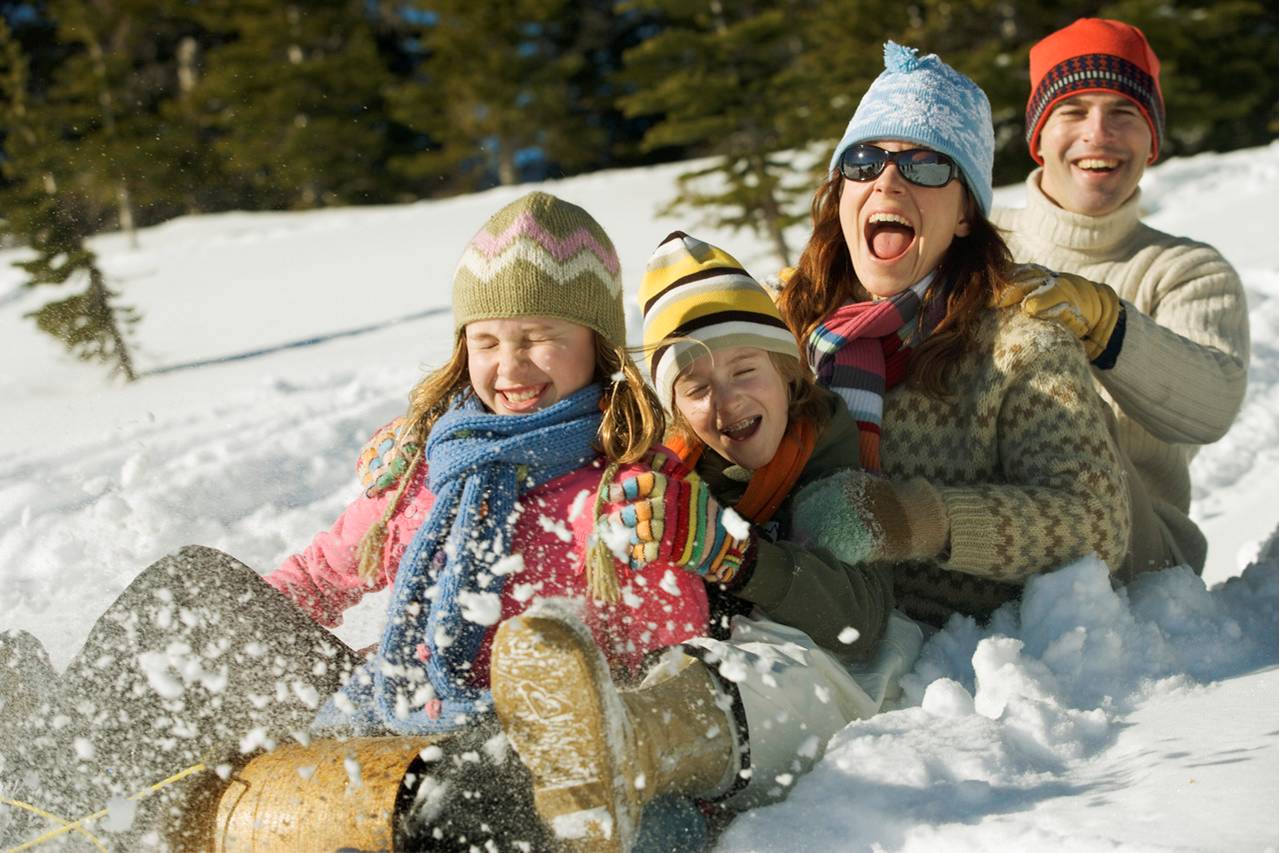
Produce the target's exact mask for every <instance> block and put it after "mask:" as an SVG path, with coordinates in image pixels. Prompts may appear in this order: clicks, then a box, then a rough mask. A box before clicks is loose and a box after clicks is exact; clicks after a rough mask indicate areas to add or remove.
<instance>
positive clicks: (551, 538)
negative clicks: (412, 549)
mask: <svg viewBox="0 0 1280 853" xmlns="http://www.w3.org/2000/svg"><path fill="white" fill-rule="evenodd" d="M626 472H627V469H625V468H624V469H623V473H626ZM601 473H602V464H601V462H600V461H598V460H597V462H596V463H594V464H592V465H591V466H588V467H585V468H581V469H579V470H577V471H573V472H571V473H569V474H565V475H564V476H562V477H559V478H557V479H555V480H551V481H550V482H547V483H544V484H543V485H542V486H539V487H538V488H536V489H534V490H532V491H530V492H528V493H526V494H525V495H524V496H523V497H522V498H521V500H520V503H521V506H522V507H523V512H522V514H521V515H520V517H519V519H518V520H517V521H516V529H515V534H514V537H513V542H512V551H513V553H517V554H520V555H521V556H522V557H523V559H524V569H523V571H520V572H517V573H515V574H513V575H510V576H509V577H508V578H507V583H506V586H505V587H504V589H503V593H502V619H509V618H511V617H512V616H515V615H517V614H519V613H521V612H523V611H524V610H525V609H526V608H527V607H528V606H529V605H530V604H531V603H532V602H533V600H534V598H535V597H537V596H542V597H551V596H567V597H573V598H578V599H580V600H582V601H583V602H584V617H585V619H586V621H587V624H588V625H589V626H590V627H591V630H592V632H593V633H594V634H595V637H596V641H597V642H598V643H599V644H600V647H601V648H602V649H604V650H605V653H606V655H607V656H608V657H609V658H610V660H611V662H612V663H614V664H615V665H619V664H620V665H622V666H625V667H627V668H632V669H634V668H635V667H636V665H637V664H638V663H639V662H640V660H641V658H643V656H644V655H645V654H647V653H648V652H650V651H654V650H656V649H662V648H665V647H667V646H671V645H676V644H679V643H681V642H683V641H685V640H687V639H690V638H692V637H697V636H701V635H704V634H705V633H706V630H707V620H708V608H707V591H706V585H705V584H704V583H703V581H702V580H701V579H700V578H698V577H697V576H696V575H693V574H691V573H689V572H685V571H681V570H679V569H668V568H666V567H660V566H650V567H649V568H647V569H646V570H645V571H643V572H637V573H632V572H630V571H629V570H628V569H627V567H626V566H624V565H622V564H621V563H619V562H618V561H616V560H615V561H614V570H615V571H616V572H617V573H618V583H619V585H620V586H621V587H622V588H623V596H622V599H623V600H622V601H621V602H619V603H618V604H615V605H605V604H600V603H596V602H592V601H590V600H589V597H588V596H587V595H586V594H585V593H586V574H585V560H584V555H585V554H586V550H587V542H588V541H589V536H590V533H591V508H592V503H593V500H594V497H595V493H596V487H597V486H598V484H599V482H600V475H601ZM393 491H394V489H387V490H385V491H383V492H382V493H381V494H378V495H377V496H375V497H365V496H362V497H360V498H358V499H357V500H355V501H354V502H353V503H351V504H350V505H349V506H348V507H347V508H346V510H344V511H343V513H342V515H340V516H339V517H338V520H337V521H336V522H334V524H333V526H332V527H331V528H329V529H328V530H326V531H322V532H321V533H319V534H317V535H316V537H315V539H313V540H312V542H311V544H310V545H309V546H307V548H306V550H304V551H303V552H302V553H301V554H294V555H293V556H291V557H289V558H287V559H286V560H285V561H284V562H283V563H281V564H280V567H279V568H277V569H276V570H275V571H274V572H272V573H271V574H269V575H267V578H266V580H267V582H268V583H270V584H271V585H272V586H274V587H275V588H276V589H278V590H280V591H281V592H282V593H284V594H285V595H287V596H288V597H289V598H290V599H292V600H293V601H294V602H295V603H296V604H297V605H298V606H299V607H301V608H302V609H303V610H304V611H306V613H307V614H308V615H309V616H311V618H312V619H314V620H316V621H317V622H319V623H320V624H322V625H326V626H329V627H333V626H335V625H339V624H341V623H342V613H343V611H344V610H346V609H347V608H348V607H351V606H352V605H354V604H355V603H356V602H358V601H359V600H360V599H361V598H362V597H363V596H364V594H365V593H366V592H372V591H375V590H379V589H382V588H383V587H385V586H387V585H389V584H391V583H394V581H395V577H396V570H397V569H398V568H399V566H400V558H401V557H402V556H403V555H404V552H405V549H406V548H408V546H409V543H410V542H411V541H412V540H413V535H414V533H415V532H416V531H417V529H418V527H419V525H421V524H422V522H423V521H424V520H425V519H426V517H427V515H428V513H430V511H431V505H432V503H433V502H434V496H433V495H432V494H431V492H430V490H429V489H427V487H426V465H420V466H419V469H418V471H417V472H416V475H415V477H414V479H413V481H412V482H410V484H409V487H408V488H407V489H406V490H405V493H404V495H403V496H402V497H401V499H400V503H399V506H398V508H397V510H396V512H395V513H394V514H393V516H392V517H391V519H390V521H389V522H388V524H387V538H386V543H385V545H384V546H383V550H382V564H381V566H380V568H379V571H378V576H377V578H376V580H375V582H374V583H373V584H372V585H366V584H365V583H364V582H363V581H362V580H361V579H360V576H359V574H358V573H357V571H356V548H357V547H358V546H359V544H360V540H361V539H362V538H363V537H364V534H365V532H366V531H367V530H368V529H369V528H370V527H371V526H372V525H373V524H374V523H375V522H376V521H377V520H378V519H379V518H381V517H382V513H383V511H384V510H385V509H386V506H387V501H388V500H389V499H390V495H391V493H392V492H393ZM668 574H669V577H668ZM492 638H493V629H492V628H491V629H490V631H489V635H488V636H486V637H485V641H484V645H483V646H482V648H481V652H480V655H479V657H478V659H477V661H476V671H477V673H479V674H482V678H481V679H480V682H481V685H482V686H483V684H484V683H487V681H488V671H489V666H488V661H489V645H490V642H491V641H492Z"/></svg>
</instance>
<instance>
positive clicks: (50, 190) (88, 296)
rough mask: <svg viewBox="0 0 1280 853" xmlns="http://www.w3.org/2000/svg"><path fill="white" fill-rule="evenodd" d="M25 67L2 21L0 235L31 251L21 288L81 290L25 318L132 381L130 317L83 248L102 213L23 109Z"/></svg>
mask: <svg viewBox="0 0 1280 853" xmlns="http://www.w3.org/2000/svg"><path fill="white" fill-rule="evenodd" d="M28 82H29V77H28V71H27V60H26V57H25V55H24V54H23V53H22V50H21V47H20V45H19V44H18V42H17V40H16V39H15V38H13V35H12V33H11V32H10V30H9V28H8V26H7V25H6V24H5V22H4V20H3V19H0V97H3V110H4V128H5V131H6V135H5V140H4V144H5V159H4V161H3V173H4V178H5V184H4V186H3V188H2V189H0V205H2V206H3V210H4V211H5V218H4V219H3V220H0V233H4V234H6V235H9V236H12V237H14V238H16V239H18V240H20V241H22V242H24V243H26V244H27V246H29V247H30V249H31V250H32V254H33V257H31V258H29V259H28V260H24V261H21V262H18V263H17V264H16V265H17V266H18V267H19V268H21V269H22V270H23V271H24V272H26V274H27V280H26V282H24V286H25V287H28V288H34V287H39V286H41V285H66V284H72V283H83V284H84V285H85V288H84V290H83V291H81V292H80V293H77V294H74V295H72V296H69V297H65V298H63V299H60V300H57V301H54V302H50V303H48V304H46V305H44V306H43V307H42V308H39V309H38V310H36V311H34V312H32V313H31V314H29V315H28V316H30V317H33V318H34V320H35V322H36V325H37V326H38V327H39V328H40V329H41V330H42V331H44V332H47V333H48V334H50V335H52V336H53V337H55V338H57V339H59V340H60V341H62V343H63V344H64V345H65V346H66V348H67V349H68V350H69V351H70V352H71V353H73V354H74V355H76V356H77V357H79V358H81V359H83V360H85V361H96V362H102V363H106V364H109V365H111V366H112V367H113V368H114V369H115V370H117V371H119V372H120V373H121V374H122V375H123V376H124V378H125V379H126V380H127V381H133V380H134V379H135V378H136V373H135V371H134V367H133V359H132V357H131V355H130V352H129V347H128V345H127V343H126V333H127V332H128V330H129V328H130V327H131V326H132V325H133V324H134V323H136V322H137V319H138V317H137V314H136V313H135V312H134V311H133V309H131V308H128V307H122V306H120V305H118V304H116V302H115V299H116V296H117V294H116V293H114V292H112V291H111V290H110V289H109V288H108V286H107V282H106V277H105V276H104V275H103V273H102V270H101V268H100V267H99V266H98V263H97V258H96V256H95V255H94V253H93V252H92V251H91V250H90V249H89V248H88V247H87V246H86V245H85V240H86V239H87V238H88V237H89V235H91V234H93V233H94V232H95V231H97V230H99V229H100V227H101V226H102V224H103V222H102V218H103V211H102V207H101V205H99V204H98V203H97V200H96V199H95V195H96V193H95V188H94V186H93V181H92V180H86V179H85V178H84V177H83V176H82V175H81V176H78V177H77V175H76V174H75V173H73V172H71V171H70V169H69V168H68V167H69V164H68V162H67V160H66V159H65V153H64V152H65V151H66V148H65V146H63V145H62V144H61V142H62V140H61V139H60V135H59V134H58V133H57V132H56V130H55V129H54V128H51V127H50V126H49V124H48V123H47V120H46V119H45V118H42V117H41V116H40V115H38V114H37V113H36V112H34V111H33V110H31V109H29V108H28Z"/></svg>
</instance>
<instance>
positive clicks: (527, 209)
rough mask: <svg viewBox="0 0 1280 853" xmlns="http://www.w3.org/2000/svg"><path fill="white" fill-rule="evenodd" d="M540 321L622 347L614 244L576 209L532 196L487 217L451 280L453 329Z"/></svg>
mask: <svg viewBox="0 0 1280 853" xmlns="http://www.w3.org/2000/svg"><path fill="white" fill-rule="evenodd" d="M531 314H532V315H543V316H547V317H555V318H557V319H560V320H568V321H569V322H571V323H578V324H580V325H583V326H586V327H588V328H590V329H594V330H595V331H596V332H597V333H599V334H600V335H602V336H603V337H604V339H605V340H606V341H608V342H609V343H611V344H613V345H614V346H617V347H624V346H626V341H627V331H626V321H625V318H624V316H623V307H622V267H621V264H620V263H619V262H618V253H617V252H616V251H615V250H614V248H613V241H611V240H610V239H609V235H607V234H605V233H604V229H603V228H601V227H600V223H598V222H596V221H595V219H593V218H592V217H591V214H589V213H587V212H586V211H585V210H583V209H582V208H580V207H578V206H577V205H576V204H570V203H569V202H567V201H564V200H562V199H558V198H556V197H555V196H553V195H550V194H548V193H543V192H532V193H529V194H528V195H526V196H523V197H521V198H519V199H516V200H515V201H513V202H511V204H508V205H507V206H506V207H504V208H502V210H499V211H498V212H497V213H495V214H494V215H493V216H491V217H490V218H489V221H488V222H486V223H485V224H484V226H483V227H482V228H481V229H480V230H479V231H477V232H476V235H475V236H474V237H472V238H471V242H470V243H468V244H467V248H466V250H464V251H463V253H462V258H461V260H459V261H458V268H457V270H456V271H455V272H454V276H453V321H454V329H455V331H457V330H461V329H462V327H463V326H465V325H467V324H468V323H470V322H472V321H474V320H493V319H499V318H503V317H521V316H527V315H531Z"/></svg>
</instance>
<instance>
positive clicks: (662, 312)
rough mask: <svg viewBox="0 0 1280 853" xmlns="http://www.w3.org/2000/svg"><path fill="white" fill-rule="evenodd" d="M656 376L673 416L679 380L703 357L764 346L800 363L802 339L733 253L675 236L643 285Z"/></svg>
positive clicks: (647, 351) (649, 353)
mask: <svg viewBox="0 0 1280 853" xmlns="http://www.w3.org/2000/svg"><path fill="white" fill-rule="evenodd" d="M640 305H641V307H642V308H643V309H644V333H643V335H644V348H645V354H646V358H647V360H648V364H649V375H650V377H651V378H652V379H653V387H654V389H655V390H656V391H657V392H658V397H659V398H660V399H661V400H662V405H664V406H665V407H666V408H667V409H668V410H669V411H670V410H672V405H673V403H672V398H673V394H672V387H673V386H674V385H675V381H676V377H677V376H679V375H680V372H681V371H683V370H684V369H685V368H687V367H688V366H689V365H690V364H693V362H695V361H697V360H698V358H700V357H701V356H704V355H707V354H708V353H709V352H714V351H715V350H720V349H727V348H729V347H759V348H760V349H763V350H769V351H771V352H777V353H782V354H783V355H789V356H791V357H792V358H795V359H796V360H799V359H800V348H799V347H798V346H797V345H796V338H795V335H793V334H792V333H791V330H790V329H789V328H787V324H786V323H785V322H783V320H782V315H781V314H780V313H778V309H777V307H776V306H775V305H774V304H773V299H771V298H770V296H769V294H768V292H767V291H766V290H765V289H764V288H763V287H762V286H761V285H760V283H759V282H757V281H756V280H755V279H754V278H752V277H751V276H750V275H749V274H748V273H747V271H746V270H745V269H743V268H742V264H740V263H738V262H737V260H735V259H734V258H733V256H732V255H730V254H729V253H728V252H725V251H724V250H723V249H717V248H716V247H715V246H712V245H710V244H708V243H704V242H702V241H701V240H699V239H697V238H696V237H690V236H689V235H688V234H685V233H684V232H683V231H674V232H672V233H671V234H669V235H668V236H667V238H666V239H665V240H663V241H662V243H661V244H660V245H659V246H658V248H657V249H656V250H655V251H654V253H653V256H652V257H651V258H649V263H648V264H647V265H646V266H645V271H644V281H643V282H641V284H640Z"/></svg>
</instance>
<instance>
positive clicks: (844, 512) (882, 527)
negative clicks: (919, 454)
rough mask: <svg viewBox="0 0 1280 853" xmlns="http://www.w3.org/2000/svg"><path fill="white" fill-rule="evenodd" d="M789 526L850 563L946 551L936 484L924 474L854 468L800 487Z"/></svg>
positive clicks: (801, 539) (943, 509)
mask: <svg viewBox="0 0 1280 853" xmlns="http://www.w3.org/2000/svg"><path fill="white" fill-rule="evenodd" d="M791 529H792V535H793V536H794V537H795V539H796V540H797V541H799V542H801V543H802V544H805V545H813V546H817V547H820V548H826V549H827V550H829V551H831V552H832V553H833V554H835V555H836V556H837V557H839V558H840V559H841V560H842V561H843V562H846V563H865V562H872V561H878V560H885V561H891V562H894V561H902V560H923V559H932V558H936V557H939V556H941V555H942V553H943V552H944V551H946V550H947V535H948V523H947V512H946V507H945V506H944V505H943V503H942V497H941V495H939V494H938V490H937V489H935V488H934V487H933V486H931V485H930V484H929V483H928V482H926V481H925V480H922V479H915V480H908V481H907V482H905V483H892V482H890V481H888V480H885V479H882V478H880V477H875V476H872V475H871V474H868V473H866V472H865V471H855V470H852V469H848V470H844V471H840V472H837V473H836V474H833V475H831V476H830V477H826V478H824V479H822V480H819V481H817V482H816V483H811V484H810V485H808V486H805V487H804V488H803V489H801V490H800V492H799V493H797V495H796V498H795V503H794V506H793V509H792V528H791Z"/></svg>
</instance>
